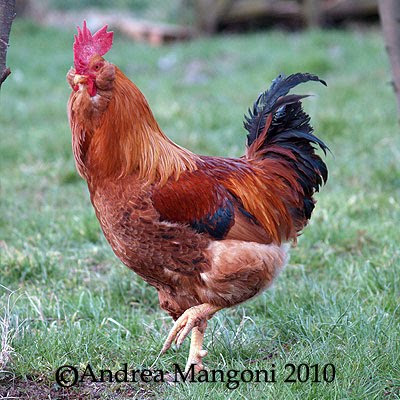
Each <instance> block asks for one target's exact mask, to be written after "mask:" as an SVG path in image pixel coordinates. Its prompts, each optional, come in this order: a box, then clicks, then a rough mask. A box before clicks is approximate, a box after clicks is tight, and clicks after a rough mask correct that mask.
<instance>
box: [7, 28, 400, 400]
mask: <svg viewBox="0 0 400 400" xmlns="http://www.w3.org/2000/svg"><path fill="white" fill-rule="evenodd" d="M72 34H73V31H72V30H71V31H70V32H59V31H57V30H54V29H43V28H39V27H37V26H35V25H32V24H31V23H28V22H22V21H17V22H16V23H15V24H14V25H13V30H12V37H11V47H10V50H9V58H8V64H9V66H10V67H11V68H12V70H13V73H12V75H11V76H10V77H9V79H8V80H7V81H6V82H5V84H4V85H3V88H2V91H1V100H0V101H1V103H0V104H1V108H0V135H1V150H0V151H1V157H0V169H1V175H0V176H1V178H0V179H1V186H0V191H1V193H0V201H1V204H0V264H1V265H0V284H1V285H0V324H1V327H2V330H1V331H0V333H2V338H3V341H2V349H3V351H2V353H0V354H1V355H0V362H1V361H2V362H3V364H5V365H3V368H0V370H3V371H1V372H0V396H1V395H3V396H5V395H6V394H7V392H8V395H9V396H10V397H11V396H14V397H17V396H18V395H19V396H21V397H23V396H25V397H23V398H32V399H33V398H38V399H39V398H52V399H57V398H60V399H61V398H71V399H73V398H78V396H79V393H81V394H82V393H86V395H85V396H86V397H82V398H98V397H96V396H100V397H99V398H110V399H125V398H126V399H127V398H138V399H139V398H140V399H149V398H155V399H190V398H193V399H195V398H205V397H206V396H207V397H208V396H212V398H213V399H215V400H217V399H399V398H400V308H399V298H400V278H399V264H400V262H399V259H400V248H399V243H400V229H399V221H400V169H399V168H400V167H399V166H400V135H399V134H398V133H399V132H398V131H399V128H398V125H397V116H396V107H395V97H394V94H393V93H392V87H391V85H390V79H391V77H390V72H389V67H388V62H387V59H386V54H385V49H384V45H383V42H382V39H381V36H380V33H379V32H378V31H377V30H374V29H372V30H360V31H347V32H345V31H323V32H321V31H311V32H305V33H292V34H288V33H282V32H275V31H273V32H265V33H257V34H249V35H243V36H220V37H217V38H209V39H199V40H195V41H193V42H187V43H180V44H174V45H169V46H165V47H159V48H151V47H147V46H146V45H145V44H136V43H131V42H129V41H127V40H126V39H124V38H121V37H120V35H119V34H117V35H116V40H115V43H114V46H113V49H112V50H111V51H110V53H109V54H108V55H107V58H108V59H109V60H110V61H112V62H114V63H115V64H117V65H118V66H119V67H120V68H121V69H122V70H123V71H124V72H125V73H126V74H127V75H128V76H129V77H130V78H131V79H132V80H133V81H134V82H135V83H136V84H137V85H138V86H139V87H140V88H141V90H142V91H143V92H144V93H145V95H146V97H147V99H148V100H149V102H150V105H151V107H152V109H153V111H154V113H155V115H156V118H157V119H158V121H159V123H160V125H161V127H162V128H163V129H164V131H165V132H166V133H167V134H168V135H169V136H170V137H171V138H172V139H173V140H174V141H176V142H178V143H179V144H180V145H182V146H184V147H187V148H190V149H191V150H193V151H196V152H198V153H201V154H218V155H230V156H239V155H241V154H242V153H243V150H244V142H245V134H244V129H243V128H242V119H243V114H244V112H245V111H246V110H247V108H248V107H249V106H250V105H251V103H252V101H253V100H254V99H255V98H256V96H257V95H258V93H259V92H260V91H261V90H263V89H265V88H266V87H267V86H268V85H269V83H270V81H271V80H272V79H273V78H274V77H275V76H276V75H278V74H279V73H280V72H284V73H286V74H289V73H293V72H298V71H301V72H312V73H316V74H319V75H320V77H321V78H323V79H325V80H326V81H327V82H328V88H325V87H323V86H322V85H317V84H316V83H309V84H307V85H303V86H302V87H299V90H297V92H299V93H311V94H314V96H313V97H310V98H308V99H306V100H304V105H305V108H306V110H307V111H308V112H309V113H310V114H311V116H312V122H313V125H314V127H315V130H316V133H317V134H318V135H319V137H321V138H322V139H323V140H324V141H325V142H326V143H327V144H328V145H329V147H330V149H331V150H332V153H333V155H330V154H328V155H327V158H326V160H327V164H328V166H329V170H330V176H329V180H328V183H327V185H326V187H324V188H323V189H322V191H321V193H320V194H318V196H317V198H318V204H317V207H316V210H315V212H314V215H313V218H312V220H311V223H310V224H309V226H308V227H307V228H306V229H305V231H304V234H303V235H302V236H301V237H300V239H299V243H298V246H297V247H296V248H294V249H293V250H292V252H291V260H290V264H289V265H288V266H287V267H286V269H285V270H284V271H283V272H282V274H281V275H280V277H279V279H277V281H276V283H275V285H274V286H273V288H272V289H270V290H268V291H267V292H265V293H264V294H262V295H261V296H259V297H258V298H256V299H254V300H252V301H249V302H247V303H245V304H243V305H241V306H240V307H237V308H234V309H228V310H224V311H222V312H220V313H218V314H217V315H216V316H215V317H214V318H213V320H212V321H211V323H210V328H209V329H208V331H207V334H206V348H207V349H208V350H209V355H208V356H207V357H206V358H205V363H206V366H207V367H208V368H212V369H222V370H224V371H228V370H230V369H236V370H244V369H252V370H257V369H267V370H270V369H271V368H273V365H274V366H275V367H274V368H275V370H276V376H277V382H276V383H263V382H260V383H255V382H252V383H240V385H239V387H238V388H236V389H229V388H227V384H226V382H225V383H224V382H217V383H192V384H189V383H181V384H177V385H169V384H166V383H164V384H162V383H131V384H130V385H127V384H116V383H113V384H93V385H90V384H82V385H81V386H80V387H79V388H75V389H74V388H72V389H68V390H67V389H61V388H60V387H58V386H57V385H56V384H55V371H56V369H57V368H58V367H60V366H62V365H64V364H68V365H74V366H76V367H77V368H79V369H80V370H83V369H84V368H85V366H86V365H87V364H88V363H91V365H92V366H93V368H94V369H95V370H99V369H101V368H109V369H112V370H113V371H116V370H118V369H120V368H121V367H122V365H123V363H127V364H128V366H129V367H130V368H131V367H134V369H143V368H146V367H147V368H149V367H150V366H152V364H153V363H154V361H155V360H156V358H157V355H158V353H159V351H160V349H161V346H162V343H163V341H164V339H165V338H166V335H167V333H168V331H169V328H170V327H171V324H172V320H171V319H170V318H169V317H168V316H167V315H166V314H165V313H164V312H163V311H161V310H160V309H159V306H158V299H157V295H156V291H155V290H154V289H153V288H152V287H150V286H148V285H147V284H146V283H144V282H143V281H142V280H141V279H140V278H138V277H137V276H136V275H135V274H134V273H133V272H131V271H130V270H128V269H127V268H126V267H125V266H123V265H122V264H121V263H120V262H119V260H118V259H117V258H116V257H115V256H114V254H113V253H112V251H111V249H110V248H109V246H108V244H107V243H106V241H105V239H104V238H103V236H102V234H101V231H100V228H99V224H98V222H97V220H96V218H95V215H94V212H93V209H92V206H91V204H90V201H89V196H88V191H87V188H86V185H85V183H84V182H83V181H82V180H81V179H80V177H79V176H78V175H77V173H76V171H75V167H74V161H73V157H72V152H71V143H70V131H69V127H68V123H67V117H66V102H67V99H68V96H69V88H68V86H67V84H66V80H65V74H66V72H67V70H68V69H69V67H70V66H71V64H72V40H73V38H72ZM6 343H7V344H8V345H9V346H11V348H12V351H11V349H10V348H6ZM187 352H188V343H185V345H184V346H183V348H182V349H180V350H179V351H175V350H173V351H169V352H168V353H167V354H165V355H163V356H161V357H160V358H159V359H158V360H157V362H156V363H155V366H154V368H156V369H162V370H171V368H172V365H173V363H178V364H179V365H181V366H183V365H184V363H185V360H186V356H187ZM288 363H293V364H295V365H296V366H299V365H300V364H302V363H306V364H308V365H313V364H319V366H320V368H321V369H322V367H323V366H324V365H326V364H333V365H334V366H335V369H336V376H335V379H334V381H333V382H331V383H325V382H320V383H318V382H311V380H312V379H311V378H310V379H309V380H308V381H307V382H303V383H301V382H295V383H284V382H283V379H284V377H286V376H288V372H289V369H285V365H286V364H288ZM314 370H315V369H314ZM303 377H304V376H302V378H303ZM302 380H303V379H302ZM23 393H26V394H25V395H24V394H23ZM49 395H50V396H51V397H49ZM68 396H69V397H68Z"/></svg>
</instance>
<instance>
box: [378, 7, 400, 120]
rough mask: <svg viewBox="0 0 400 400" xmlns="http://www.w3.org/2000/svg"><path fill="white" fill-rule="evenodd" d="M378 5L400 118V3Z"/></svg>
mask: <svg viewBox="0 0 400 400" xmlns="http://www.w3.org/2000/svg"><path fill="white" fill-rule="evenodd" d="M378 4H379V14H380V17H381V22H382V30H383V35H384V37H385V42H386V50H387V52H388V54H389V59H390V63H391V65H392V72H393V86H394V91H395V93H396V96H397V106H398V111H399V117H400V1H399V0H379V2H378Z"/></svg>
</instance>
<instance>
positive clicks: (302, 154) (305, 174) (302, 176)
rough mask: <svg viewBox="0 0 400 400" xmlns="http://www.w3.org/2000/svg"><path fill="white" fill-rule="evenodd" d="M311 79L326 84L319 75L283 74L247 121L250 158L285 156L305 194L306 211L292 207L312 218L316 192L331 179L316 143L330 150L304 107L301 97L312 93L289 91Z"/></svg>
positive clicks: (295, 211)
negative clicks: (317, 150) (296, 93)
mask: <svg viewBox="0 0 400 400" xmlns="http://www.w3.org/2000/svg"><path fill="white" fill-rule="evenodd" d="M308 81H317V82H321V83H322V84H324V85H325V86H326V83H325V81H323V80H322V79H320V78H318V76H316V75H311V74H302V73H298V74H294V75H290V76H288V77H286V76H284V75H279V76H278V77H277V78H276V79H275V80H274V81H273V82H272V85H271V87H270V88H269V89H268V90H267V91H265V92H263V93H261V94H260V95H259V97H258V98H257V100H256V101H255V103H254V105H253V108H252V109H249V114H248V115H247V116H245V121H244V127H245V128H246V130H247V131H248V135H247V149H246V157H247V158H250V159H266V158H273V159H281V160H282V161H284V164H285V165H287V167H288V168H292V169H293V170H294V172H295V173H296V175H297V181H298V182H299V184H300V185H301V187H302V191H303V196H304V197H303V208H302V210H292V212H293V213H294V214H296V215H293V216H294V217H295V219H297V218H300V219H302V218H304V217H305V219H309V218H310V216H311V212H312V210H313V208H314V200H313V199H312V195H313V194H314V192H315V191H318V190H319V187H320V186H321V185H322V184H323V183H325V182H326V180H327V178H328V170H327V168H326V165H325V163H324V162H323V161H322V159H321V158H320V157H319V156H318V155H317V154H316V153H315V147H314V145H317V146H319V147H320V148H321V149H322V150H323V152H324V153H326V150H329V149H328V147H327V146H326V145H325V143H324V142H323V141H322V140H320V139H318V138H317V137H316V136H315V135H314V134H313V129H312V127H311V125H310V124H309V122H310V117H309V115H307V114H306V113H305V112H304V111H303V109H302V106H301V100H302V99H303V98H305V97H308V96H307V95H303V96H300V95H295V94H290V95H289V94H288V93H289V91H290V89H292V88H294V87H295V86H297V85H298V84H300V83H305V82H308Z"/></svg>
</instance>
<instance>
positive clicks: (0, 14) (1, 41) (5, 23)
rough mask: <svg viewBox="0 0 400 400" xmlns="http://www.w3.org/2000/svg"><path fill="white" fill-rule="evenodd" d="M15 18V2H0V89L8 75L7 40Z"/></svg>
mask: <svg viewBox="0 0 400 400" xmlns="http://www.w3.org/2000/svg"><path fill="white" fill-rule="evenodd" d="M14 17H15V0H0V88H1V85H2V83H3V82H4V81H5V80H6V78H7V76H8V75H10V73H11V71H10V68H7V66H6V58H7V50H8V39H9V37H10V31H11V24H12V22H13V19H14Z"/></svg>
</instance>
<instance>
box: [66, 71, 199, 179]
mask: <svg viewBox="0 0 400 400" xmlns="http://www.w3.org/2000/svg"><path fill="white" fill-rule="evenodd" d="M114 68H115V80H114V84H113V88H112V90H110V91H109V94H111V96H107V93H102V92H101V91H98V95H97V96H99V97H97V96H94V97H93V98H91V100H90V101H91V102H92V103H93V106H94V107H96V103H98V102H99V101H101V100H102V96H105V97H106V98H107V97H108V99H107V103H108V106H107V107H106V109H105V111H103V112H101V113H99V114H98V115H94V116H93V119H94V121H93V120H92V121H74V116H73V115H72V116H71V112H70V119H71V128H72V130H73V136H74V134H78V135H81V134H82V131H85V134H86V137H85V138H86V141H83V140H82V139H78V140H77V138H75V142H76V143H78V144H80V143H82V145H83V146H86V148H87V153H86V154H85V155H84V157H83V158H84V161H83V163H84V164H85V168H86V170H87V172H86V173H83V174H82V172H81V171H80V173H81V175H83V176H84V177H85V178H86V179H88V178H89V177H93V176H101V177H113V178H119V177H123V176H127V175H130V174H136V175H137V177H138V178H139V179H144V180H146V181H147V182H148V183H150V184H151V183H161V184H163V183H165V182H166V181H167V180H168V178H169V177H173V178H175V179H177V178H178V177H179V175H180V174H181V172H183V171H185V170H194V169H196V159H197V156H196V155H195V154H193V153H191V152H189V151H188V150H185V149H183V148H181V147H179V146H178V145H176V144H175V143H173V142H172V141H171V140H170V139H168V137H167V136H165V134H164V133H163V132H162V131H161V129H160V127H159V126H158V124H157V121H156V120H155V118H154V116H153V113H152V112H151V110H150V107H149V105H148V103H147V101H146V99H145V97H144V96H143V94H142V93H141V92H140V90H139V89H138V88H137V87H136V85H134V84H133V83H132V82H131V81H130V80H129V79H128V78H127V77H126V76H125V75H124V74H123V73H122V72H121V71H120V70H119V69H118V68H117V67H114ZM99 78H100V77H99ZM88 100H89V99H88ZM70 103H73V101H71V100H70ZM93 106H92V107H93ZM71 108H72V109H74V108H75V107H74V104H72V105H70V109H71ZM75 119H76V116H75ZM74 126H75V129H74ZM78 127H80V129H78ZM82 128H83V129H82ZM74 131H75V132H74ZM87 141H89V142H90V143H89V144H87ZM73 143H74V138H73ZM80 150H81V153H82V152H84V151H85V150H86V149H85V148H81V149H80ZM74 153H75V151H74ZM78 153H79V152H78ZM75 159H76V162H77V165H78V164H79V160H77V154H75Z"/></svg>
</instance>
